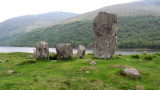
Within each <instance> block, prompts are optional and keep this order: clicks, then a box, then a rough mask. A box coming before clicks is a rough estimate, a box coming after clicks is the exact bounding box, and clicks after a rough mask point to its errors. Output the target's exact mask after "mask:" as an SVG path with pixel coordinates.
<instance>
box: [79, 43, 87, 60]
mask: <svg viewBox="0 0 160 90" xmlns="http://www.w3.org/2000/svg"><path fill="white" fill-rule="evenodd" d="M85 52H86V47H85V46H82V45H79V46H78V51H77V58H83V57H84V55H85Z"/></svg>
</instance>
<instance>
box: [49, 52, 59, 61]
mask: <svg viewBox="0 0 160 90" xmlns="http://www.w3.org/2000/svg"><path fill="white" fill-rule="evenodd" d="M49 59H50V60H57V59H58V56H57V54H54V53H52V54H50V55H49Z"/></svg>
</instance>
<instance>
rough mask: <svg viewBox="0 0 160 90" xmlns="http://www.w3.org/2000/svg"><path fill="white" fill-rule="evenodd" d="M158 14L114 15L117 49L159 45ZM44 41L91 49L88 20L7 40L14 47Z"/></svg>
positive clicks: (51, 43) (91, 34)
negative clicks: (116, 18) (116, 24)
mask: <svg viewBox="0 0 160 90" xmlns="http://www.w3.org/2000/svg"><path fill="white" fill-rule="evenodd" d="M159 25H160V16H128V17H124V16H123V17H119V18H118V29H119V30H118V47H119V48H154V49H156V48H159V49H160V36H159V35H160V26H159ZM38 41H47V42H49V46H51V47H54V46H55V45H56V44H58V43H71V44H72V45H73V47H77V46H78V45H79V44H82V45H85V46H87V47H88V48H91V46H92V42H93V30H92V21H91V20H83V21H75V22H71V23H68V24H60V25H55V26H51V27H47V28H41V29H37V30H34V31H33V32H29V33H27V34H25V35H23V36H20V37H18V38H16V39H15V40H12V41H11V42H9V43H8V45H14V46H34V45H35V43H36V42H38Z"/></svg>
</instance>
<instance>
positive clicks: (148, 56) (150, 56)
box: [144, 55, 154, 61]
mask: <svg viewBox="0 0 160 90" xmlns="http://www.w3.org/2000/svg"><path fill="white" fill-rule="evenodd" d="M153 58H154V55H145V56H144V60H148V61H150V60H152V59H153Z"/></svg>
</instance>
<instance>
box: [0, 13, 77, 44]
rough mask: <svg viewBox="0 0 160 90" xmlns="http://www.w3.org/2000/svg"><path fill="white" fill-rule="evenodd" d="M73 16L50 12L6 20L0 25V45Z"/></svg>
mask: <svg viewBox="0 0 160 90" xmlns="http://www.w3.org/2000/svg"><path fill="white" fill-rule="evenodd" d="M75 15H77V14H75V13H69V12H50V13H44V14H38V15H25V16H20V17H15V18H11V19H8V20H6V21H4V22H1V23H0V34H1V36H0V45H3V43H5V42H8V40H10V39H12V38H14V37H16V36H19V35H21V34H24V33H26V32H28V31H31V30H34V29H35V28H40V27H45V26H49V25H53V24H55V23H58V22H61V21H63V20H65V19H67V18H71V17H73V16H75Z"/></svg>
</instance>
